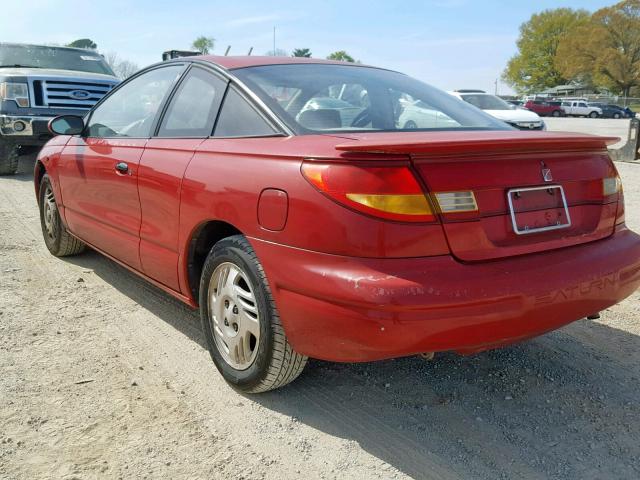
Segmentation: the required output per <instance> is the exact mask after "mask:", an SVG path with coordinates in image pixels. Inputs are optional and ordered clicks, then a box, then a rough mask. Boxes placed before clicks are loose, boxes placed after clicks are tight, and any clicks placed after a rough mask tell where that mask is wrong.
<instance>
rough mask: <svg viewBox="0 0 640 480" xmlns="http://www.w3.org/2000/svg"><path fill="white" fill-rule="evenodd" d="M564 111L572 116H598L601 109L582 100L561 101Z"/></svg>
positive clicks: (600, 113)
mask: <svg viewBox="0 0 640 480" xmlns="http://www.w3.org/2000/svg"><path fill="white" fill-rule="evenodd" d="M562 109H563V110H564V113H566V114H567V115H569V116H572V117H591V118H598V117H599V116H601V115H602V109H601V108H599V107H593V106H589V105H587V102H583V101H575V100H574V101H566V102H562Z"/></svg>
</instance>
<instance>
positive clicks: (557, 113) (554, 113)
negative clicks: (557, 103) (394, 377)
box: [551, 110, 562, 117]
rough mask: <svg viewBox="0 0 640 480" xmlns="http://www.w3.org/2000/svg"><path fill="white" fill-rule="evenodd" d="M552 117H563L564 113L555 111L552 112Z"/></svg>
mask: <svg viewBox="0 0 640 480" xmlns="http://www.w3.org/2000/svg"><path fill="white" fill-rule="evenodd" d="M551 116H552V117H561V116H562V113H560V110H554V111H553V112H551Z"/></svg>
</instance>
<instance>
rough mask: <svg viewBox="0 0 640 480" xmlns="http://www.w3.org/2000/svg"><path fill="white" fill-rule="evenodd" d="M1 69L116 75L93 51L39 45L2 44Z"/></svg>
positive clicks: (0, 46)
mask: <svg viewBox="0 0 640 480" xmlns="http://www.w3.org/2000/svg"><path fill="white" fill-rule="evenodd" d="M0 67H31V68H55V69H61V70H75V71H79V72H89V73H101V74H104V75H115V74H114V73H113V70H111V68H109V65H107V63H106V62H105V61H104V58H102V56H101V55H99V54H97V53H95V52H92V51H91V50H76V49H72V48H60V47H46V46H38V45H6V44H5V45H2V44H0Z"/></svg>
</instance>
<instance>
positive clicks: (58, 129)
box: [49, 115, 84, 135]
mask: <svg viewBox="0 0 640 480" xmlns="http://www.w3.org/2000/svg"><path fill="white" fill-rule="evenodd" d="M83 130H84V119H83V118H82V117H77V116H75V115H61V116H59V117H56V118H54V119H53V120H51V121H50V122H49V131H50V132H51V133H52V134H54V135H80V134H81V133H82V131H83Z"/></svg>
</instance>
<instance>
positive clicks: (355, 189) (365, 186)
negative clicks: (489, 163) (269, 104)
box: [302, 162, 436, 222]
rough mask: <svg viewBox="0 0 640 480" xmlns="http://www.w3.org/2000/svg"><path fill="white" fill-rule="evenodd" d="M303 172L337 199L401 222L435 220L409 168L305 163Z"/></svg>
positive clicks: (317, 186) (321, 189) (343, 203)
mask: <svg viewBox="0 0 640 480" xmlns="http://www.w3.org/2000/svg"><path fill="white" fill-rule="evenodd" d="M302 174H303V175H304V176H305V178H306V179H307V180H308V181H309V182H310V183H311V184H312V185H313V186H314V187H316V188H317V189H318V190H320V191H321V192H322V193H324V194H325V195H327V196H328V197H330V198H332V199H333V200H335V201H336V202H338V203H340V204H342V205H345V206H347V207H350V208H352V209H354V210H357V211H359V212H362V213H367V214H369V215H373V216H376V217H380V218H384V219H387V220H395V221H401V222H434V221H436V216H435V215H434V211H433V208H432V207H431V204H430V203H429V199H428V198H427V196H426V195H425V193H424V191H423V190H422V187H421V186H420V184H419V183H418V181H417V180H416V178H415V177H414V175H413V173H411V170H409V168H408V167H406V166H402V167H363V166H357V165H350V164H338V163H316V162H313V163H312V162H305V163H303V164H302Z"/></svg>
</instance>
